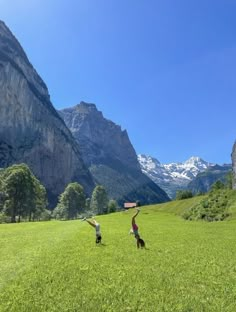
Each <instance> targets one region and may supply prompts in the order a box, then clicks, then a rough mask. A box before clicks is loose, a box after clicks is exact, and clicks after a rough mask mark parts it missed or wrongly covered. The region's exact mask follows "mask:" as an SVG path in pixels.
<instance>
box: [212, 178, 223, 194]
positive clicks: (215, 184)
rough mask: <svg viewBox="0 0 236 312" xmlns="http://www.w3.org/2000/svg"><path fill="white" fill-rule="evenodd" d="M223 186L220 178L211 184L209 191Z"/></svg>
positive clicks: (220, 188)
mask: <svg viewBox="0 0 236 312" xmlns="http://www.w3.org/2000/svg"><path fill="white" fill-rule="evenodd" d="M224 188H225V185H224V183H223V182H221V181H220V180H218V181H216V182H215V183H214V184H213V185H212V186H211V191H213V192H214V191H217V190H222V189H224Z"/></svg>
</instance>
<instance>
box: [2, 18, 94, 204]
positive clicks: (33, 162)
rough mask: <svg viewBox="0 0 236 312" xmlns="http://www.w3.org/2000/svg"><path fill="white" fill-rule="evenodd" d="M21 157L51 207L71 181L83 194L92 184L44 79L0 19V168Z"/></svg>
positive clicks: (88, 190)
mask: <svg viewBox="0 0 236 312" xmlns="http://www.w3.org/2000/svg"><path fill="white" fill-rule="evenodd" d="M21 162H24V163H26V164H28V165H29V167H30V168H31V169H32V171H33V172H34V174H35V175H36V176H37V177H38V178H39V179H40V180H41V182H42V183H43V184H44V185H45V187H46V189H47V191H48V194H49V200H50V203H51V206H52V205H54V204H55V202H56V199H57V196H58V195H59V194H60V193H61V192H62V191H63V190H64V188H65V186H66V185H67V184H68V183H69V182H71V181H78V182H80V183H81V184H82V185H83V186H84V188H85V190H86V192H87V193H90V192H91V190H92V188H93V186H94V182H93V179H92V177H91V175H90V173H89V171H88V169H87V167H86V166H85V165H84V163H83V160H82V158H81V155H80V150H79V147H78V144H77V142H76V141H75V139H74V138H73V136H72V135H71V132H70V131H69V129H68V128H67V127H66V125H65V123H64V122H63V120H62V119H61V118H60V116H59V115H58V113H57V111H56V110H55V109H54V107H53V105H52V103H51V102H50V96H49V93H48V90H47V87H46V85H45V83H44V82H43V80H42V79H41V78H40V77H39V75H38V74H37V72H36V71H35V69H34V68H33V66H32V65H31V64H30V62H29V60H28V58H27V56H26V54H25V53H24V51H23V49H22V47H21V46H20V44H19V42H18V41H17V40H16V38H15V37H14V36H13V34H12V33H11V32H10V30H9V29H8V28H7V27H6V25H5V24H4V23H3V22H0V167H7V166H9V165H11V164H13V163H21Z"/></svg>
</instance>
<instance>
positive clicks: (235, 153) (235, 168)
mask: <svg viewBox="0 0 236 312" xmlns="http://www.w3.org/2000/svg"><path fill="white" fill-rule="evenodd" d="M231 159H232V172H233V181H232V184H233V189H234V190H236V142H235V143H234V145H233V150H232V153H231Z"/></svg>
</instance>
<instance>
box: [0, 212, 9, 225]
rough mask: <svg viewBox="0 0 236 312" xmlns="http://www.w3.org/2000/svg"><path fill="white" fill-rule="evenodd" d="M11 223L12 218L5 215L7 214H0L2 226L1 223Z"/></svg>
mask: <svg viewBox="0 0 236 312" xmlns="http://www.w3.org/2000/svg"><path fill="white" fill-rule="evenodd" d="M10 222H11V218H10V217H8V216H7V215H5V213H3V212H0V224H1V223H10Z"/></svg>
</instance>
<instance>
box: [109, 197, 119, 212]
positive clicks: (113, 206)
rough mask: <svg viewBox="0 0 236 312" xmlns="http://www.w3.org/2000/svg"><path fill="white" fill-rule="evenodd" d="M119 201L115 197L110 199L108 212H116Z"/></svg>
mask: <svg viewBox="0 0 236 312" xmlns="http://www.w3.org/2000/svg"><path fill="white" fill-rule="evenodd" d="M117 207H118V205H117V202H116V201H115V200H114V199H111V200H109V202H108V213H111V212H116V210H117Z"/></svg>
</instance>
